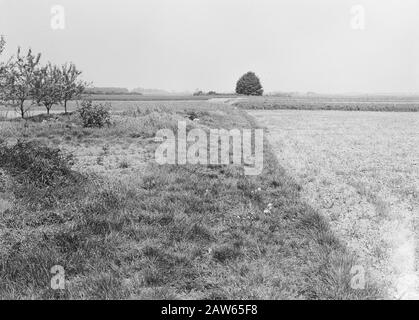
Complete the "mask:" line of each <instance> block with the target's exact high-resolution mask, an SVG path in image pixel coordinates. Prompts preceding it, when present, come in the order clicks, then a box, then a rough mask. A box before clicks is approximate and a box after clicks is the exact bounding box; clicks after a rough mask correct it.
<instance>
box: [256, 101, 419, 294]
mask: <svg viewBox="0 0 419 320" xmlns="http://www.w3.org/2000/svg"><path fill="white" fill-rule="evenodd" d="M267 100H268V99H267ZM379 106H380V108H381V106H382V105H381V104H380V105H379ZM249 113H250V114H251V115H252V116H254V117H255V118H256V120H257V121H258V123H259V124H260V125H262V126H264V127H266V128H267V130H268V140H269V141H270V143H271V145H272V148H273V151H274V153H275V154H276V156H277V158H278V161H279V163H280V165H281V166H282V167H284V168H286V171H287V172H288V173H289V174H290V175H291V176H293V177H295V178H296V180H297V183H299V184H300V185H301V186H302V188H303V190H302V197H303V199H304V200H305V201H307V203H308V204H309V205H310V206H312V207H313V208H315V209H316V210H318V211H319V213H320V214H321V215H322V216H323V217H325V218H326V219H327V221H328V223H330V225H331V227H332V230H333V231H334V232H335V233H336V234H337V235H338V237H339V238H340V239H342V240H343V242H344V243H345V244H347V245H348V247H349V248H350V250H351V251H352V252H355V253H356V254H357V261H358V262H357V263H358V264H359V265H360V266H361V267H363V268H364V269H365V271H366V273H367V275H368V276H367V277H366V281H367V283H368V282H369V283H376V284H377V285H378V286H379V287H380V288H383V289H384V296H385V297H387V298H392V299H410V298H418V297H419V281H418V269H417V268H418V267H417V266H418V262H419V261H418V257H419V247H418V240H419V219H418V218H419V131H418V130H419V114H418V113H410V112H396V113H393V112H347V111H304V110H275V111H263V110H251V111H249Z"/></svg>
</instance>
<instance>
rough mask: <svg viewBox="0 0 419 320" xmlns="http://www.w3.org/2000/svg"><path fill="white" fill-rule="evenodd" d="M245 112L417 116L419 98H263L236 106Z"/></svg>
mask: <svg viewBox="0 0 419 320" xmlns="http://www.w3.org/2000/svg"><path fill="white" fill-rule="evenodd" d="M235 105H236V106H237V107H240V108H242V109H246V110H340V111H397V112H418V111H419V97H418V96H415V95H411V96H407V95H405V96H391V95H359V96H350V95H315V96H303V95H302V96H291V97H285V96H284V97H282V96H281V97H277V96H263V97H251V98H249V99H242V100H240V101H237V102H236V103H235Z"/></svg>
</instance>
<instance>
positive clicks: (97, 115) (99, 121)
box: [77, 100, 111, 128]
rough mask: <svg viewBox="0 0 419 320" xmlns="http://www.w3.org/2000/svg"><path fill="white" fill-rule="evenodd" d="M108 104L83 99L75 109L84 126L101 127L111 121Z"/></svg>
mask: <svg viewBox="0 0 419 320" xmlns="http://www.w3.org/2000/svg"><path fill="white" fill-rule="evenodd" d="M110 109H111V105H110V104H102V103H99V104H93V103H92V101H91V100H83V101H82V102H81V106H80V107H79V108H78V109H77V112H78V114H79V115H80V117H81V119H82V121H83V126H84V127H85V128H92V127H95V128H102V127H103V126H104V125H109V124H110V123H111V121H110V120H111V115H110Z"/></svg>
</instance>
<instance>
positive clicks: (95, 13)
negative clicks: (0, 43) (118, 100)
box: [0, 0, 419, 93]
mask: <svg viewBox="0 0 419 320" xmlns="http://www.w3.org/2000/svg"><path fill="white" fill-rule="evenodd" d="M54 5H61V6H63V8H64V9H65V11H64V12H65V28H64V29H53V28H52V27H51V19H52V17H53V14H51V7H52V6H54ZM354 5H362V6H363V7H364V9H365V25H364V29H353V27H352V25H351V21H352V22H353V19H354V16H355V15H354V14H353V13H351V8H352V7H353V6H354ZM357 13H359V11H357ZM357 17H359V15H358V14H357ZM357 21H358V24H357V26H358V27H359V26H360V24H359V20H357ZM0 33H1V34H4V35H5V37H6V40H7V51H6V53H5V54H6V56H7V55H10V54H12V53H13V52H15V50H16V48H17V46H18V45H20V46H22V48H24V49H27V48H28V47H31V48H32V49H33V50H35V51H39V52H42V54H43V61H44V62H46V61H47V60H51V61H52V62H56V63H62V62H65V61H73V62H75V63H76V64H77V65H78V66H79V68H81V69H82V70H83V71H84V78H85V79H86V80H90V81H93V83H94V85H96V86H121V87H128V88H133V87H139V86H141V87H145V88H162V89H167V90H176V91H182V90H189V91H193V90H195V89H196V88H199V89H202V90H205V91H208V90H216V91H219V92H226V91H233V90H234V87H235V82H236V80H237V78H238V77H239V76H240V75H241V74H243V73H245V72H247V71H249V70H252V71H254V72H256V74H257V75H258V76H259V77H260V78H261V81H262V84H263V86H264V88H265V91H276V90H279V91H315V92H325V93H333V92H334V93H342V92H371V93H376V92H419V0H353V1H352V0H338V1H337V0H316V1H314V0H131V1H130V0H54V1H49V0H36V1H34V0H0Z"/></svg>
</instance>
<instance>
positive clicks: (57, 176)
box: [0, 141, 82, 208]
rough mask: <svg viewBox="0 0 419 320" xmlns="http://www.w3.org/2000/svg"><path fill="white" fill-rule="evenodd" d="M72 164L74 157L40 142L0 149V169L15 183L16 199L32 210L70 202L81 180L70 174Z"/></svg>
mask: <svg viewBox="0 0 419 320" xmlns="http://www.w3.org/2000/svg"><path fill="white" fill-rule="evenodd" d="M72 163H73V158H72V156H71V155H64V154H63V153H62V152H61V151H60V149H58V148H52V147H49V146H47V145H45V144H42V143H40V142H37V141H18V142H17V143H16V144H15V145H12V146H7V145H6V144H1V145H0V168H1V169H3V170H4V171H5V172H6V174H7V175H8V176H9V177H11V178H12V180H13V181H14V184H13V190H12V191H13V193H14V195H15V197H16V198H21V199H24V200H25V203H27V204H28V205H29V206H35V207H37V208H39V207H49V206H51V205H53V204H54V203H57V202H58V201H60V200H62V199H69V198H71V197H70V195H74V194H75V191H76V190H77V188H78V184H79V182H80V181H81V178H82V177H81V175H80V174H78V173H76V172H74V171H72V170H71V165H72ZM73 189H74V190H73Z"/></svg>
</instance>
